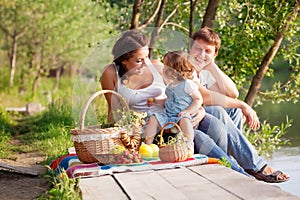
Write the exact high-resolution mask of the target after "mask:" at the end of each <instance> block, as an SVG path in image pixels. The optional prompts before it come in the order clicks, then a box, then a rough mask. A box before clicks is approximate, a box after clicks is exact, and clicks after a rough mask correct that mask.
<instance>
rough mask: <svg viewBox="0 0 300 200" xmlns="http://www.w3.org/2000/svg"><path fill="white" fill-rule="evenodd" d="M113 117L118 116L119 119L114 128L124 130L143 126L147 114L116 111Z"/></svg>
mask: <svg viewBox="0 0 300 200" xmlns="http://www.w3.org/2000/svg"><path fill="white" fill-rule="evenodd" d="M115 115H119V116H120V117H119V118H120V119H119V120H118V121H117V122H116V124H115V125H116V126H120V127H123V128H126V129H132V128H133V127H134V128H139V127H142V126H143V125H145V123H146V122H145V118H146V117H147V113H146V112H144V113H142V112H136V111H133V110H131V109H130V110H128V111H121V110H119V109H118V110H117V111H116V113H115Z"/></svg>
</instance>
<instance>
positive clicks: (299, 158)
mask: <svg viewBox="0 0 300 200" xmlns="http://www.w3.org/2000/svg"><path fill="white" fill-rule="evenodd" d="M256 111H257V113H258V115H259V116H260V120H261V121H263V120H268V122H269V123H270V124H271V125H273V126H274V125H277V126H279V125H280V124H281V123H282V122H284V121H285V118H286V115H288V116H289V119H293V125H292V127H290V128H289V129H288V133H287V134H286V135H285V136H284V137H285V138H287V139H289V140H290V141H291V144H290V145H289V146H285V147H282V148H281V149H280V150H277V151H275V152H274V153H273V155H272V158H271V159H270V160H269V161H268V162H269V164H270V165H271V166H272V167H273V168H275V169H279V170H281V171H283V172H286V173H287V174H289V175H290V176H291V178H290V180H289V181H288V182H285V183H280V184H275V185H277V186H279V187H280V188H282V189H283V190H285V191H287V192H289V193H292V194H294V195H297V196H299V197H300V190H299V188H300V134H299V130H300V103H299V102H298V103H297V104H292V103H284V104H279V105H273V104H268V105H267V104H264V105H263V107H258V108H257V109H256Z"/></svg>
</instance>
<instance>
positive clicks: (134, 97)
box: [115, 61, 166, 112]
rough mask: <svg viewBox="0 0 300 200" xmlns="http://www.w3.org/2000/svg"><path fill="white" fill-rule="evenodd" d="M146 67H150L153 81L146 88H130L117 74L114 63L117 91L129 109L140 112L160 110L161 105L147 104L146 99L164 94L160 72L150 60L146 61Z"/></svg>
mask: <svg viewBox="0 0 300 200" xmlns="http://www.w3.org/2000/svg"><path fill="white" fill-rule="evenodd" d="M147 67H148V68H149V69H150V71H151V73H152V75H153V82H152V84H151V85H149V86H148V87H146V88H142V89H131V88H128V87H126V86H125V85H124V84H123V83H122V81H121V78H120V77H119V75H118V70H117V66H116V65H115V68H116V71H117V78H118V85H117V92H118V93H119V94H120V95H122V96H123V97H124V99H126V102H127V103H128V105H129V107H130V109H133V110H135V111H140V112H160V111H161V107H159V106H151V107H149V106H148V105H147V100H148V99H149V98H157V97H158V98H159V97H164V96H165V88H166V86H165V84H164V81H163V78H162V76H161V75H160V73H159V72H158V71H157V70H156V69H155V67H154V66H153V64H152V63H151V61H149V62H147Z"/></svg>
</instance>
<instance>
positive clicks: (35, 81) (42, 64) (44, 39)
mask: <svg viewBox="0 0 300 200" xmlns="http://www.w3.org/2000/svg"><path fill="white" fill-rule="evenodd" d="M46 40H47V35H46V31H45V29H44V32H43V41H42V42H41V51H40V54H41V55H40V64H39V67H38V69H37V72H36V75H35V78H34V81H33V85H32V95H34V94H35V92H36V89H37V87H38V80H39V78H40V76H41V75H42V72H43V70H44V50H45V46H46Z"/></svg>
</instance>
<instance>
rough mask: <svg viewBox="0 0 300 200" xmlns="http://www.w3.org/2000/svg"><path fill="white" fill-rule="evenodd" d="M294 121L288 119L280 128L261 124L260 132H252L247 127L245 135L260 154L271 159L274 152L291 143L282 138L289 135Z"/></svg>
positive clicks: (265, 123)
mask: <svg viewBox="0 0 300 200" xmlns="http://www.w3.org/2000/svg"><path fill="white" fill-rule="evenodd" d="M291 124H292V120H289V119H288V117H287V118H286V122H285V123H284V122H283V123H281V125H280V126H273V127H272V126H271V125H270V124H269V123H268V122H267V121H264V122H263V123H262V124H261V128H260V129H259V130H255V131H251V130H250V129H249V128H248V127H247V126H246V127H244V134H245V136H246V137H247V138H248V140H249V141H250V142H251V143H252V144H253V145H254V146H255V147H256V150H257V151H258V153H259V154H261V155H264V156H266V157H270V156H271V154H272V152H274V150H276V149H279V148H280V146H282V145H286V144H288V143H289V140H286V139H284V138H283V137H282V136H283V135H284V134H286V133H287V129H288V128H289V127H291Z"/></svg>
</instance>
